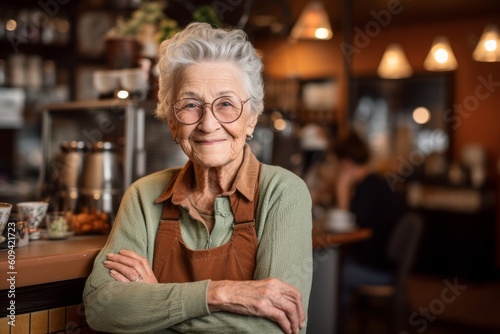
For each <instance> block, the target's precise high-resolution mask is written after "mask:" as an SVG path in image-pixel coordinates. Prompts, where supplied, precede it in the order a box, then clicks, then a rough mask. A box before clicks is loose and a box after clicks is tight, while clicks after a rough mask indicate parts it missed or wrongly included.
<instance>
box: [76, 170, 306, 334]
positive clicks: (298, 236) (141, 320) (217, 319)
mask: <svg viewBox="0 0 500 334" xmlns="http://www.w3.org/2000/svg"><path fill="white" fill-rule="evenodd" d="M179 170H180V169H179V168H175V169H167V170H164V171H160V172H157V173H154V174H151V175H148V176H146V177H143V178H142V179H139V180H138V181H136V182H135V183H134V184H132V185H131V186H130V187H129V188H128V190H127V191H126V193H125V195H124V197H123V200H122V203H121V205H120V209H119V210H118V214H117V216H116V220H115V223H114V225H113V229H112V231H111V234H110V236H109V238H108V241H107V243H106V245H105V246H104V248H103V249H102V250H101V252H100V253H99V254H98V256H97V258H96V259H95V262H94V267H93V270H92V273H91V274H90V276H89V278H88V279H87V282H86V286H85V290H84V292H83V300H84V303H85V313H86V318H87V322H88V323H89V325H90V326H91V327H92V328H93V329H95V330H98V331H104V332H110V333H141V334H144V333H156V332H161V333H204V334H206V333H217V334H220V333H266V334H269V333H281V330H280V328H279V327H278V326H277V325H276V324H275V323H274V322H272V321H270V320H267V319H264V318H259V317H252V316H244V315H238V314H233V313H228V312H215V313H210V312H209V310H208V306H207V300H206V292H207V288H208V283H209V281H208V280H206V281H199V282H192V283H168V284H144V283H134V282H130V283H123V282H117V281H115V280H114V279H113V278H111V276H110V275H109V273H108V269H106V268H105V267H104V265H103V262H104V260H105V259H106V254H108V253H117V252H118V251H120V250H122V249H129V250H133V251H135V252H137V253H138V254H141V255H142V256H144V257H146V258H147V259H148V260H149V262H150V263H151V264H152V263H153V255H154V244H155V238H156V231H157V228H158V225H159V222H160V215H161V211H162V206H163V203H160V204H156V203H155V200H156V199H157V198H158V197H159V196H160V194H161V193H162V192H163V190H164V189H165V187H166V185H167V184H168V182H169V181H170V180H171V178H172V177H173V176H174V175H175V174H176V173H177V172H178V171H179ZM215 209H216V210H215V215H216V217H215V219H216V224H215V225H216V228H215V227H214V229H213V231H212V235H211V237H212V247H217V246H220V245H222V244H224V243H225V242H227V241H228V240H229V237H230V236H231V231H232V220H233V216H232V212H231V208H230V204H229V200H228V198H227V197H217V198H216V201H215ZM311 230H312V217H311V197H310V194H309V190H308V189H307V187H306V185H305V183H304V182H303V181H302V180H301V179H300V178H299V177H298V176H296V175H295V174H293V173H291V172H290V171H288V170H286V169H283V168H281V167H276V166H270V165H262V171H261V178H260V195H259V203H258V206H257V216H256V231H257V237H258V240H259V246H258V251H257V264H256V269H255V275H254V278H255V279H256V280H258V279H264V278H269V277H275V278H278V279H280V280H282V281H284V282H287V283H289V284H291V285H293V286H295V287H297V288H298V289H299V290H300V291H301V293H302V298H303V302H304V307H305V310H306V314H307V306H308V302H309V294H310V290H311V282H312V270H313V269H312V265H313V262H312V237H311ZM181 233H182V236H183V239H184V241H185V242H186V243H187V245H188V246H189V247H190V248H193V249H202V248H204V247H205V245H206V239H207V230H206V228H205V226H204V225H203V224H201V223H200V222H197V221H195V220H194V219H192V217H191V216H190V215H189V214H188V213H187V211H186V210H183V213H182V215H181ZM221 269H222V270H223V268H221ZM305 332H306V329H305V328H304V329H303V330H302V331H301V333H305Z"/></svg>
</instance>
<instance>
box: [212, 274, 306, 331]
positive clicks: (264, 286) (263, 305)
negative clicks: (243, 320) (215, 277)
mask: <svg viewBox="0 0 500 334" xmlns="http://www.w3.org/2000/svg"><path fill="white" fill-rule="evenodd" d="M207 302H208V308H209V309H210V311H211V312H217V311H227V312H232V313H238V314H243V315H252V316H258V317H264V318H267V319H269V320H272V321H274V322H275V323H277V324H278V326H280V327H281V329H282V330H283V332H285V333H294V334H295V333H298V332H299V329H300V328H302V327H304V322H305V320H306V314H305V311H304V306H303V305H302V296H301V294H300V291H299V290H298V289H296V288H295V287H293V286H291V285H288V284H286V283H284V282H282V281H280V280H278V279H276V278H268V279H264V280H257V281H211V282H210V284H209V286H208V294H207Z"/></svg>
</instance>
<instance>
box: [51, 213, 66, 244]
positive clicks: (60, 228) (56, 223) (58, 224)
mask: <svg viewBox="0 0 500 334" xmlns="http://www.w3.org/2000/svg"><path fill="white" fill-rule="evenodd" d="M45 222H46V223H47V237H48V238H49V239H65V238H66V237H68V227H69V226H68V220H67V214H66V212H57V211H56V212H50V213H48V214H47V218H46V219H45Z"/></svg>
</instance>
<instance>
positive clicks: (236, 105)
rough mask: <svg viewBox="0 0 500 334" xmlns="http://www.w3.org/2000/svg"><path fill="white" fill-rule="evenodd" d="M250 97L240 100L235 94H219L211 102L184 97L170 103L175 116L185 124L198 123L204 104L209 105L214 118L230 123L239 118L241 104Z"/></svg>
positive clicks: (241, 109)
mask: <svg viewBox="0 0 500 334" xmlns="http://www.w3.org/2000/svg"><path fill="white" fill-rule="evenodd" d="M249 100H250V99H247V100H245V101H241V100H240V99H239V98H237V97H235V96H221V97H218V98H216V99H215V100H214V101H213V102H212V103H203V102H201V101H200V100H197V99H193V98H189V97H185V98H182V99H179V100H177V101H176V102H175V103H174V104H172V109H173V111H174V114H175V117H176V118H177V120H178V121H179V122H181V123H182V124H186V125H191V124H195V123H198V122H199V121H200V120H201V118H202V117H203V112H204V111H205V105H207V104H208V105H211V108H210V110H211V111H212V114H213V115H214V117H215V119H216V120H217V121H219V122H220V123H226V124H227V123H232V122H235V121H236V120H237V119H238V118H240V116H241V113H242V112H243V105H244V104H245V103H247V102H248V101H249Z"/></svg>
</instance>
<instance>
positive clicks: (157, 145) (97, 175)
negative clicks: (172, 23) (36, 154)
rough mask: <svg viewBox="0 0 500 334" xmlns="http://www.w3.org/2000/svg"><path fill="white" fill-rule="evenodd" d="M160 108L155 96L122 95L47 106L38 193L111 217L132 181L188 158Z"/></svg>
mask: <svg viewBox="0 0 500 334" xmlns="http://www.w3.org/2000/svg"><path fill="white" fill-rule="evenodd" d="M155 108H156V105H155V103H154V102H153V101H140V102H137V101H132V100H120V99H111V100H97V101H81V102H80V101H78V102H70V103H59V104H50V105H46V106H45V109H44V111H43V116H42V168H41V172H40V179H39V193H40V198H43V199H44V200H47V201H48V202H49V203H50V206H51V207H50V208H49V210H54V211H74V212H77V213H90V214H92V212H94V211H95V209H97V210H98V211H99V212H100V213H101V212H104V213H106V214H107V215H108V216H109V221H110V222H112V219H113V217H114V214H116V211H117V209H118V205H119V202H120V200H121V197H122V195H123V193H124V191H125V190H126V189H127V187H128V186H129V185H130V184H132V182H134V181H135V180H137V179H138V178H140V177H142V176H144V175H146V174H150V173H152V172H155V171H158V170H162V169H165V168H169V167H177V166H182V165H184V164H185V162H186V161H187V157H186V156H185V154H184V152H182V150H181V149H180V148H179V146H178V145H176V144H175V142H174V140H173V138H172V135H171V133H170V131H169V129H168V126H167V125H166V124H164V123H162V122H161V121H159V120H158V119H156V118H155V116H154V110H155ZM95 217H97V216H95ZM95 217H94V220H95Z"/></svg>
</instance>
